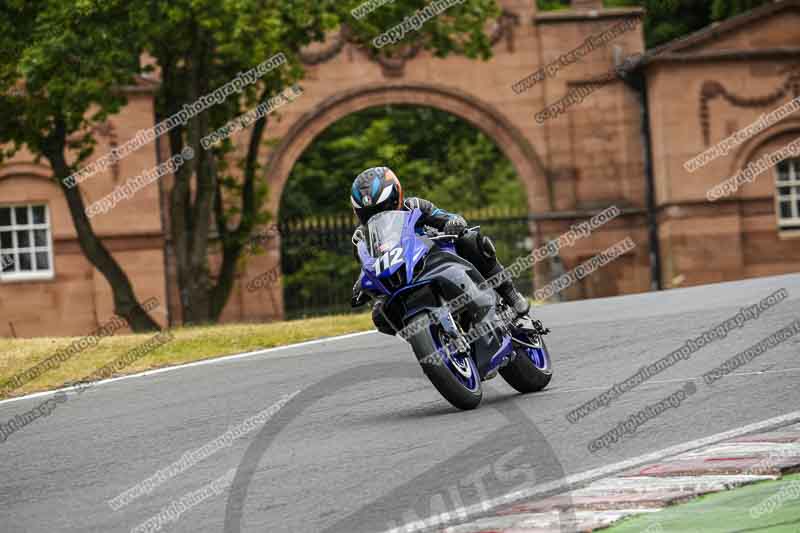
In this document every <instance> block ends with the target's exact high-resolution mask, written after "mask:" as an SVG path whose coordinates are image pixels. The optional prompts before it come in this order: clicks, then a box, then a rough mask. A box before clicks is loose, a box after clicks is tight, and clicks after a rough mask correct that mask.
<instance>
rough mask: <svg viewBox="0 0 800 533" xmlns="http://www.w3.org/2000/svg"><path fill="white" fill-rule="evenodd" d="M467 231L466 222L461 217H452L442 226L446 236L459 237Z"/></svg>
mask: <svg viewBox="0 0 800 533" xmlns="http://www.w3.org/2000/svg"><path fill="white" fill-rule="evenodd" d="M465 231H467V221H466V220H464V217H462V216H461V215H453V216H452V217H450V220H448V221H447V222H446V223H445V225H444V232H445V233H446V234H448V235H461V234H462V233H464V232H465Z"/></svg>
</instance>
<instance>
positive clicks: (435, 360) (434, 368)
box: [408, 315, 483, 410]
mask: <svg viewBox="0 0 800 533" xmlns="http://www.w3.org/2000/svg"><path fill="white" fill-rule="evenodd" d="M408 326H409V327H410V329H411V331H417V332H418V333H416V334H415V335H413V336H411V337H410V338H409V339H408V342H409V343H410V344H411V347H412V349H413V350H414V355H416V356H417V360H418V361H419V364H420V366H421V367H422V371H423V372H425V375H426V376H428V379H430V380H431V383H433V386H434V387H436V390H438V391H439V393H440V394H441V395H442V396H444V399H445V400H447V401H448V402H450V403H451V404H453V406H455V407H457V408H459V409H464V410H469V409H475V408H476V407H478V405H479V404H480V403H481V398H482V397H483V390H482V388H481V378H480V375H479V374H478V368H477V367H476V366H475V361H473V360H472V357H471V356H470V355H469V354H468V353H467V354H463V355H462V354H451V353H448V351H447V350H445V349H444V348H443V347H444V346H446V345H447V342H448V341H449V339H448V338H447V336H446V334H445V332H444V330H443V328H442V326H441V325H439V324H438V323H436V322H435V321H432V320H430V319H429V317H428V316H427V315H417V316H415V317H414V318H412V319H411V320H410V321H409V324H408Z"/></svg>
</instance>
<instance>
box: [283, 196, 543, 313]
mask: <svg viewBox="0 0 800 533" xmlns="http://www.w3.org/2000/svg"><path fill="white" fill-rule="evenodd" d="M463 215H464V217H465V218H466V219H467V222H469V224H470V226H478V225H479V226H481V231H482V232H483V234H485V235H488V236H490V237H491V238H492V239H493V240H494V242H495V245H496V247H497V254H498V257H499V259H500V261H501V263H503V264H509V263H511V262H512V261H514V260H515V259H516V258H518V257H520V256H523V255H527V254H530V252H531V250H532V249H533V240H532V238H531V235H530V231H529V225H528V224H529V218H528V215H527V213H525V212H524V211H511V210H498V209H481V210H476V211H470V212H465V213H463ZM356 223H357V221H356V219H355V217H354V216H353V215H352V214H348V215H341V216H321V217H316V218H304V219H298V220H285V221H282V222H281V223H279V231H280V234H281V270H282V272H283V299H284V308H285V313H286V317H287V318H299V317H303V316H314V315H324V314H330V313H346V312H349V311H350V296H351V294H352V288H353V283H355V280H356V278H357V277H358V272H359V270H360V264H359V262H358V260H357V259H356V258H355V257H354V256H353V245H352V242H351V237H352V235H353V230H354V228H355V226H356ZM515 283H516V285H517V287H518V288H519V289H520V290H521V291H522V292H523V293H524V294H527V295H531V294H533V274H532V272H530V271H528V272H525V273H524V274H523V275H522V276H520V278H518V279H517V281H516V282H515ZM362 310H363V309H362Z"/></svg>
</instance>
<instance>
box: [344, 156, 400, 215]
mask: <svg viewBox="0 0 800 533" xmlns="http://www.w3.org/2000/svg"><path fill="white" fill-rule="evenodd" d="M350 203H351V204H353V211H355V213H356V216H357V217H358V220H360V221H361V223H362V224H366V223H367V221H368V220H369V219H370V217H372V215H375V214H377V213H380V212H382V211H392V210H394V209H400V206H401V205H402V204H403V187H401V186H400V180H398V179H397V176H396V175H395V173H394V172H392V169H390V168H389V167H372V168H368V169H367V170H365V171H364V172H362V173H361V174H359V175H358V176H356V179H355V180H354V181H353V188H352V190H351V191H350Z"/></svg>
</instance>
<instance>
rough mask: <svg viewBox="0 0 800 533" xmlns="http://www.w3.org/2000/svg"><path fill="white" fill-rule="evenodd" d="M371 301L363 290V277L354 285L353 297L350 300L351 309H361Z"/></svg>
mask: <svg viewBox="0 0 800 533" xmlns="http://www.w3.org/2000/svg"><path fill="white" fill-rule="evenodd" d="M368 301H369V295H368V294H367V293H365V292H364V291H362V290H361V276H359V277H358V279H357V280H356V284H355V285H353V297H352V298H350V307H361V306H362V305H364V304H365V303H367V302H368Z"/></svg>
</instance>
